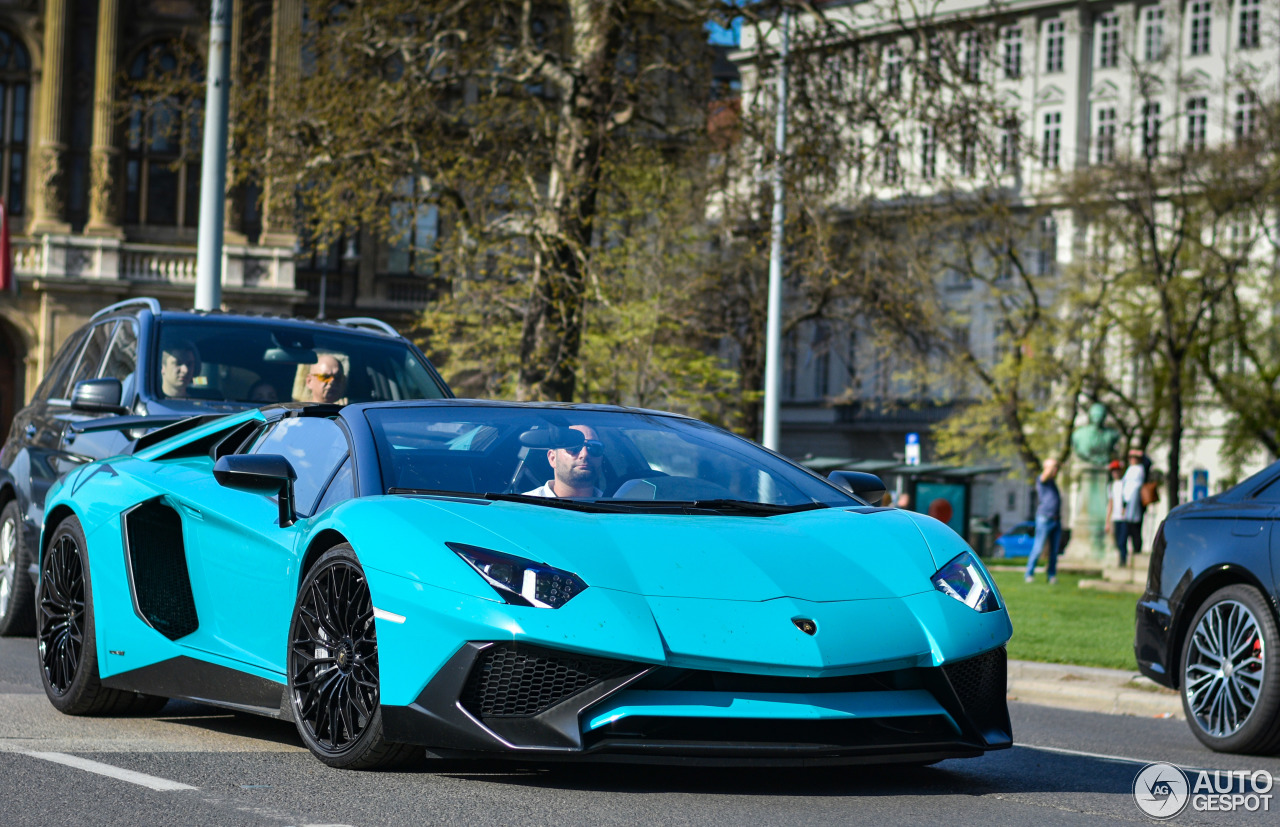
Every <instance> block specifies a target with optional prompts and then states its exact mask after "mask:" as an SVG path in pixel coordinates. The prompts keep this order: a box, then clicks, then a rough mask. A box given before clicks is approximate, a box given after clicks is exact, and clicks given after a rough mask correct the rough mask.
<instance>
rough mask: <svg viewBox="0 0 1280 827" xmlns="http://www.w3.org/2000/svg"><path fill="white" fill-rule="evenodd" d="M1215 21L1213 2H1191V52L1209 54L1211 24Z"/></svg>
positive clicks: (1206, 0) (1205, 0) (1201, 0)
mask: <svg viewBox="0 0 1280 827" xmlns="http://www.w3.org/2000/svg"><path fill="white" fill-rule="evenodd" d="M1212 23H1213V4H1212V3H1210V2H1209V0H1200V2H1197V3H1192V4H1191V54H1192V55H1207V54H1209V34H1210V26H1211V25H1212Z"/></svg>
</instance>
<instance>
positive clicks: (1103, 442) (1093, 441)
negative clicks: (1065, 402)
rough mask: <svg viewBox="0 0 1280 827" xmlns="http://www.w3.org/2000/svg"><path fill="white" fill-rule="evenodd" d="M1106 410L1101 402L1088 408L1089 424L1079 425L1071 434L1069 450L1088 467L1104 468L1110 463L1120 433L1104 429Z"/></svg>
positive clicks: (1113, 429) (1112, 429) (1111, 429)
mask: <svg viewBox="0 0 1280 827" xmlns="http://www.w3.org/2000/svg"><path fill="white" fill-rule="evenodd" d="M1106 418H1107V408H1106V406H1105V405H1103V404H1102V403H1101V402H1094V403H1093V405H1091V406H1090V407H1089V424H1088V425H1081V426H1080V427H1079V428H1076V429H1075V431H1073V432H1072V434H1071V450H1072V451H1074V452H1075V454H1076V456H1077V457H1079V458H1080V459H1081V460H1082V461H1083V462H1086V463H1088V464H1089V465H1095V466H1104V465H1106V464H1107V463H1108V462H1110V461H1111V457H1112V456H1113V452H1114V451H1115V447H1116V443H1117V442H1119V441H1120V432H1119V431H1117V430H1116V429H1115V428H1108V427H1105V426H1104V425H1103V424H1102V423H1103V421H1104V420H1105V419H1106Z"/></svg>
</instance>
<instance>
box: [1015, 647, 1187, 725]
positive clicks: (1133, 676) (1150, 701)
mask: <svg viewBox="0 0 1280 827" xmlns="http://www.w3.org/2000/svg"><path fill="white" fill-rule="evenodd" d="M1008 699H1009V700H1011V701H1021V702H1023V703H1029V704H1039V705H1041V706H1052V707H1057V708H1059V709H1076V710H1081V711H1085V712H1101V713H1104V714H1108V715H1134V716H1140V717H1144V718H1177V719H1179V720H1183V719H1185V716H1184V714H1183V712H1182V698H1181V696H1180V695H1179V694H1178V692H1177V691H1176V690H1173V689H1168V688H1166V687H1163V686H1160V685H1159V684H1157V683H1156V682H1155V681H1152V680H1151V679H1150V678H1147V677H1146V676H1144V675H1142V674H1140V673H1139V672H1137V671H1136V670H1134V671H1127V670H1124V669H1099V668H1097V667H1094V666H1070V665H1065V664H1058V663H1034V662H1032V661H1025V660H1010V661H1009V685H1008Z"/></svg>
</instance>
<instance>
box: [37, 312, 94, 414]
mask: <svg viewBox="0 0 1280 827" xmlns="http://www.w3.org/2000/svg"><path fill="white" fill-rule="evenodd" d="M88 333H89V329H88V328H87V327H82V328H80V329H79V330H77V331H76V332H75V333H72V334H71V335H70V336H68V337H67V340H66V341H65V342H63V343H62V347H61V348H60V349H59V350H58V355H57V356H55V357H53V363H52V364H51V365H50V366H49V370H48V372H46V373H45V375H44V381H43V382H41V383H40V387H38V388H36V394H35V398H36V399H42V400H48V399H62V398H65V397H64V396H63V391H64V390H65V389H66V387H67V373H68V372H69V371H70V370H71V366H72V365H74V364H75V361H76V354H78V353H79V352H80V346H81V345H83V344H84V338H85V336H87V335H88Z"/></svg>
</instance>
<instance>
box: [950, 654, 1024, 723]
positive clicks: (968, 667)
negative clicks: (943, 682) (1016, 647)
mask: <svg viewBox="0 0 1280 827" xmlns="http://www.w3.org/2000/svg"><path fill="white" fill-rule="evenodd" d="M942 671H943V673H944V674H946V676H947V680H948V681H950V682H951V688H952V689H953V690H954V691H955V693H956V697H957V698H958V699H959V701H960V705H961V706H962V707H964V711H965V714H966V715H968V716H969V718H970V719H971V720H972V721H973V722H974V724H975V725H976V726H977V727H978V729H979V730H981V731H983V732H984V733H985V732H986V731H988V730H990V729H1000V730H1003V731H1004V732H1008V731H1009V705H1008V703H1007V702H1006V700H1005V693H1006V691H1007V688H1008V663H1007V656H1006V654H1005V648H1004V647H1003V646H1001V647H1000V648H999V649H992V650H991V651H990V652H986V653H984V654H981V655H978V656H977V657H974V658H968V659H967V660H961V661H956V662H954V663H947V664H944V665H943V667H942Z"/></svg>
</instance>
